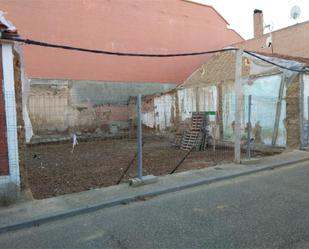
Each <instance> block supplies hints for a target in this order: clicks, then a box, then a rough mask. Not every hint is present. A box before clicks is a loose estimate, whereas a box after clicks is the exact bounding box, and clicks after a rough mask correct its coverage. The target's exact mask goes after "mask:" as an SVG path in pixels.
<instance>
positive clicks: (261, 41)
mask: <svg viewBox="0 0 309 249" xmlns="http://www.w3.org/2000/svg"><path fill="white" fill-rule="evenodd" d="M253 23H254V37H253V38H252V39H249V40H246V41H241V42H238V43H235V44H233V46H235V47H238V48H241V49H246V50H250V51H255V52H257V53H275V54H283V55H290V56H294V57H304V58H309V46H308V42H307V41H308V39H309V21H306V22H303V23H297V24H294V25H292V26H289V27H286V28H283V29H279V30H276V31H273V32H271V33H264V29H265V27H264V25H265V23H264V20H263V12H262V11H261V10H254V13H253Z"/></svg>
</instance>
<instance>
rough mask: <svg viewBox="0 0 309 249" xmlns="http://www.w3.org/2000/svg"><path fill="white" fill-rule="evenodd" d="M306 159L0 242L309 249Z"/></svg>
mask: <svg viewBox="0 0 309 249" xmlns="http://www.w3.org/2000/svg"><path fill="white" fill-rule="evenodd" d="M308 190H309V165H308V162H305V163H299V164H296V165H292V166H288V167H284V168H280V169H275V170H270V171H265V172H261V173H258V174H253V175H250V176H244V177H239V178H236V179H233V180H226V181H221V182H217V183H213V184H210V185H202V186H199V187H195V188H191V189H187V190H184V191H179V192H176V193H170V194H166V195H161V196H158V197H154V198H149V199H146V200H141V201H139V202H135V203H131V204H127V205H121V206H117V207H113V208H108V209H103V210H100V211H97V212H93V213H89V214H86V215H80V216H76V217H73V218H67V219H63V220H61V221H55V222H50V223H47V224H44V225H41V226H38V227H32V228H28V229H23V230H19V231H15V232H9V233H6V234H2V235H0V248H3V249H4V248H5V249H10V248H309V212H308V207H309V191H308Z"/></svg>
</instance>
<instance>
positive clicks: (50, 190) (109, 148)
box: [26, 139, 234, 199]
mask: <svg viewBox="0 0 309 249" xmlns="http://www.w3.org/2000/svg"><path fill="white" fill-rule="evenodd" d="M136 150H137V146H136V140H129V139H115V140H105V141H102V140H101V141H99V140H97V141H90V142H89V141H88V142H80V143H79V145H77V146H76V147H75V149H74V152H73V153H72V144H71V143H69V142H63V143H57V144H40V145H31V146H28V147H27V152H26V167H27V171H28V176H29V183H30V187H31V190H32V192H33V196H34V198H36V199H43V198H48V197H52V196H57V195H62V194H66V193H73V192H80V191H84V190H89V189H93V188H98V187H103V186H110V185H114V184H116V183H117V181H118V180H119V178H120V177H121V175H122V173H123V172H124V170H125V169H126V168H127V167H128V165H129V164H130V161H131V160H132V159H133V158H134V157H135V155H136ZM186 153H187V152H186V151H182V150H179V149H176V148H175V147H173V146H172V145H171V143H170V142H168V141H166V140H164V139H148V140H146V141H145V145H144V148H143V166H144V167H143V171H144V172H143V174H144V175H147V174H153V175H157V176H159V175H165V174H169V173H170V172H171V171H172V170H173V169H174V168H175V167H176V165H177V164H178V163H179V162H180V161H181V159H182V158H183V157H184V155H185V154H186ZM233 156H234V151H233V150H232V148H217V149H216V151H215V152H214V151H213V150H212V149H208V150H206V151H192V152H191V153H190V154H189V156H188V157H187V158H186V160H185V161H184V162H183V163H182V164H181V166H180V167H179V168H178V170H177V171H176V172H180V171H184V170H189V169H199V168H204V167H209V166H214V165H216V164H221V163H224V162H231V161H232V160H233ZM136 172H137V162H136V159H135V160H134V162H133V164H132V166H131V167H130V169H129V170H128V172H127V174H126V175H125V177H124V178H123V180H122V181H125V180H127V179H128V178H129V177H132V176H136V174H137V173H136Z"/></svg>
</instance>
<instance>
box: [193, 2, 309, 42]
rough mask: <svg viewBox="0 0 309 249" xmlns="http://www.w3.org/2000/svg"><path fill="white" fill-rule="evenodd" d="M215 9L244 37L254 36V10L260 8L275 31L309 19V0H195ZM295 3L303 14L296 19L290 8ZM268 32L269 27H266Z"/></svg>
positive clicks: (267, 22) (265, 19) (266, 21)
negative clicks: (292, 15)
mask: <svg viewBox="0 0 309 249" xmlns="http://www.w3.org/2000/svg"><path fill="white" fill-rule="evenodd" d="M194 1H195V2H200V3H204V4H208V5H212V6H213V7H215V9H216V10H217V11H218V12H219V13H220V14H221V15H222V16H223V17H224V18H225V19H226V20H227V21H228V22H229V24H230V27H231V28H233V29H234V30H236V31H237V32H238V33H239V34H240V35H241V36H242V37H243V38H245V39H250V38H253V10H254V9H260V10H262V11H263V14H264V23H265V25H267V24H272V25H273V31H275V30H278V29H281V28H284V27H287V26H290V25H293V24H296V23H300V22H304V21H309V0H194ZM294 5H298V6H299V7H300V8H301V15H300V17H299V18H298V19H297V20H296V21H295V20H293V19H292V18H291V14H290V10H291V8H292V7H293V6H294ZM265 33H268V29H265Z"/></svg>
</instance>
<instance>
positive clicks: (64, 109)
mask: <svg viewBox="0 0 309 249" xmlns="http://www.w3.org/2000/svg"><path fill="white" fill-rule="evenodd" d="M174 87H175V85H174V84H155V83H153V84H151V83H120V82H98V81H72V80H43V79H32V80H31V88H30V95H29V100H28V109H29V115H30V119H31V122H32V126H33V130H34V133H35V134H39V135H47V134H55V133H72V132H74V133H93V132H97V133H102V134H105V133H110V132H115V130H116V131H117V130H127V129H128V128H129V126H130V120H129V109H128V102H129V97H130V96H136V95H137V94H138V93H145V94H150V93H154V92H160V91H164V90H166V89H172V88H174ZM115 127H116V128H115Z"/></svg>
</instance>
